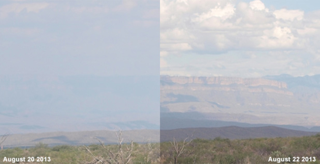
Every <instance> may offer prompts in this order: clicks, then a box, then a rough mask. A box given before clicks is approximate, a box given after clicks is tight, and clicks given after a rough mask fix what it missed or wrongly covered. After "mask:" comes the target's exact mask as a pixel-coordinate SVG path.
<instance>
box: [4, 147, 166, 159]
mask: <svg viewBox="0 0 320 164" xmlns="http://www.w3.org/2000/svg"><path fill="white" fill-rule="evenodd" d="M121 146H122V154H123V155H129V154H130V159H131V160H130V161H128V164H155V163H160V158H159V157H160V155H159V154H160V144H159V143H147V144H138V143H132V145H131V144H121ZM131 146H132V147H131ZM127 148H132V150H130V151H128V149H127ZM89 151H90V152H89ZM111 154H114V155H115V156H114V157H115V158H114V160H119V161H120V160H121V156H120V152H119V144H116V145H101V144H99V145H89V146H69V145H61V146H55V147H48V145H46V144H42V143H39V144H38V145H36V146H35V147H33V148H29V149H21V148H13V149H4V150H0V160H1V161H0V163H2V161H3V159H4V157H7V158H18V157H19V158H20V157H26V158H27V157H34V158H35V159H36V157H50V158H51V162H47V163H50V164H94V163H100V164H102V163H106V164H109V163H108V159H110V155H111ZM117 155H118V156H117ZM116 156H117V157H116ZM127 157H128V156H125V158H127ZM47 159H48V158H47ZM98 160H101V161H98ZM110 160H112V159H110ZM114 162H117V161H114ZM34 163H36V162H34ZM37 163H39V162H37ZM40 163H41V162H40ZM44 163H46V162H44ZM120 163H121V164H124V163H125V161H123V162H120ZM28 164H31V163H28ZM112 164H113V162H112Z"/></svg>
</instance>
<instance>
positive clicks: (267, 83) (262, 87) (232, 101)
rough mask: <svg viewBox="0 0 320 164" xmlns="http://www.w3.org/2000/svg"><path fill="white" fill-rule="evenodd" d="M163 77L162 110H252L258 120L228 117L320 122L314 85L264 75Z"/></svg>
mask: <svg viewBox="0 0 320 164" xmlns="http://www.w3.org/2000/svg"><path fill="white" fill-rule="evenodd" d="M160 80H161V89H160V94H161V100H160V102H161V109H162V112H200V113H217V114H218V113H229V114H232V113H233V114H235V115H237V114H240V115H243V114H249V115H254V116H257V117H259V119H258V122H257V120H253V119H252V120H250V119H243V117H242V116H241V118H240V120H239V119H238V118H236V117H234V118H233V117H228V118H227V119H228V121H241V120H242V121H245V122H249V123H250V121H251V122H253V121H254V122H255V123H259V121H260V120H261V121H262V122H261V123H272V119H270V118H275V117H277V118H281V119H278V120H279V121H278V122H277V123H279V124H286V123H287V124H292V123H293V122H297V124H298V122H299V124H301V123H303V124H308V125H310V124H320V122H319V123H316V122H317V120H320V119H316V117H318V115H319V116H320V111H319V112H318V111H317V110H318V109H319V107H320V96H319V95H320V91H319V92H318V91H314V90H313V89H310V91H312V92H306V90H305V89H304V90H303V92H299V91H297V88H293V89H292V88H288V86H287V83H286V82H283V81H277V80H270V79H264V78H237V77H180V76H162V77H161V79H160ZM235 115H233V116H235ZM248 118H251V117H248ZM282 118H283V119H282ZM319 118H320V117H319ZM216 119H217V118H216ZM221 119H223V118H221ZM264 119H265V121H267V122H263V120H264ZM298 120H299V121H298ZM268 121H269V122H268ZM281 121H283V122H281Z"/></svg>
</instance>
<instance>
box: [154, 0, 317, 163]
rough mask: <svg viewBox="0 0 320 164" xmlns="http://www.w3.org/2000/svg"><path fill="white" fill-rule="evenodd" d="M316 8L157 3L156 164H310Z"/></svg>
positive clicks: (263, 1)
mask: <svg viewBox="0 0 320 164" xmlns="http://www.w3.org/2000/svg"><path fill="white" fill-rule="evenodd" d="M319 28H320V8H319V3H318V1H297V0H202V1H196V0H160V75H161V77H160V112H161V114H160V118H161V121H160V128H161V137H160V140H161V157H162V158H161V163H220V164H224V163H226V164H228V163H232V164H249V163H252V164H253V163H289V162H304V163H309V162H310V163H319V161H318V160H319V158H320V144H319V139H320V136H319V135H317V134H318V133H319V132H320V121H319V120H320V49H319V46H318V43H319V41H320V29H319Z"/></svg>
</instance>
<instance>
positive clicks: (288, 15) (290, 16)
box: [273, 9, 304, 21]
mask: <svg viewBox="0 0 320 164" xmlns="http://www.w3.org/2000/svg"><path fill="white" fill-rule="evenodd" d="M273 14H274V15H275V17H276V18H277V19H283V20H290V21H293V20H295V19H296V20H302V19H303V15H304V12H303V11H301V10H287V9H281V10H276V11H274V12H273Z"/></svg>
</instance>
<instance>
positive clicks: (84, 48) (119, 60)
mask: <svg viewBox="0 0 320 164" xmlns="http://www.w3.org/2000/svg"><path fill="white" fill-rule="evenodd" d="M156 31H159V2H158V1H156V0H148V1H146V0H119V1H113V0H92V1H86V0H80V1H74V0H66V1H54V0H51V1H50V0H49V1H42V0H17V1H14V0H12V1H1V2H0V49H1V52H0V57H1V61H0V62H1V64H0V75H12V74H36V75H43V74H45V75H48V74H51V75H75V74H79V75H80V74H86V75H102V76H105V75H158V74H159V55H158V52H159V51H158V50H159V32H156Z"/></svg>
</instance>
